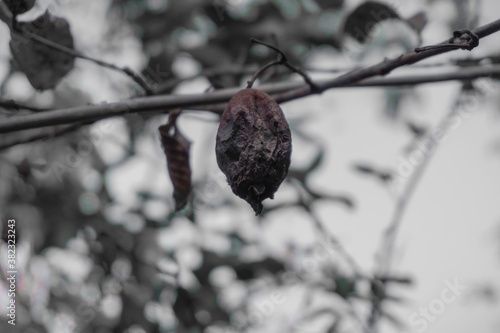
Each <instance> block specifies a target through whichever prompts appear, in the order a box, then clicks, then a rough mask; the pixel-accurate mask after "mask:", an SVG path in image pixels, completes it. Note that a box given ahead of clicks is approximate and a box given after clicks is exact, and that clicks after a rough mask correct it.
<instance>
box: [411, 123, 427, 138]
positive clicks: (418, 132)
mask: <svg viewBox="0 0 500 333" xmlns="http://www.w3.org/2000/svg"><path fill="white" fill-rule="evenodd" d="M406 126H407V127H408V129H409V130H410V132H412V133H413V134H414V135H415V137H417V138H420V137H422V136H424V135H425V133H427V128H426V127H425V126H422V125H417V124H415V123H414V122H412V121H407V122H406Z"/></svg>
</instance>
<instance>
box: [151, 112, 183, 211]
mask: <svg viewBox="0 0 500 333" xmlns="http://www.w3.org/2000/svg"><path fill="white" fill-rule="evenodd" d="M180 111H181V110H180V109H179V110H176V111H172V112H170V116H169V118H168V123H167V124H166V125H162V126H160V127H159V128H158V130H159V131H160V135H161V142H162V145H163V151H164V152H165V155H166V156H167V167H168V173H169V175H170V180H172V184H173V185H174V199H175V210H177V211H178V210H180V209H182V208H184V206H186V204H187V201H188V197H189V193H190V192H191V168H190V167H189V148H190V146H191V143H190V142H189V141H188V140H187V139H186V138H185V137H184V135H182V133H181V132H180V131H179V129H178V128H177V125H176V120H177V117H178V115H179V114H180Z"/></svg>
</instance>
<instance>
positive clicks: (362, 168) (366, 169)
mask: <svg viewBox="0 0 500 333" xmlns="http://www.w3.org/2000/svg"><path fill="white" fill-rule="evenodd" d="M354 170H356V171H357V172H359V173H365V174H368V175H373V174H375V173H376V171H375V170H374V169H373V168H372V167H371V166H369V165H366V164H355V165H354Z"/></svg>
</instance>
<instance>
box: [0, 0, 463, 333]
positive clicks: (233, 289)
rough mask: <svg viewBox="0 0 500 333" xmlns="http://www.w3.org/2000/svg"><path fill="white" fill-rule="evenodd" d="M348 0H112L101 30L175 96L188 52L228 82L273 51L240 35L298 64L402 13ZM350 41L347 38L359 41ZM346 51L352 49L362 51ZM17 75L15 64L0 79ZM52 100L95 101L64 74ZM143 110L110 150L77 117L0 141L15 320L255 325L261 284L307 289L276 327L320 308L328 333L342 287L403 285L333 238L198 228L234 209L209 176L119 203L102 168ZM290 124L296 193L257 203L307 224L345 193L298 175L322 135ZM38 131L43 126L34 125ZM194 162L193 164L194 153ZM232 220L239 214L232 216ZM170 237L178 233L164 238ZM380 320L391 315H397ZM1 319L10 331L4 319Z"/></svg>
mask: <svg viewBox="0 0 500 333" xmlns="http://www.w3.org/2000/svg"><path fill="white" fill-rule="evenodd" d="M459 2H460V1H455V2H454V3H457V4H458V3H459ZM347 3H349V1H343V0H331V1H327V0H289V1H280V0H255V1H250V0H246V1H245V0H147V1H146V0H143V1H142V0H113V1H112V5H111V6H110V8H109V13H108V14H109V17H110V18H114V19H112V20H110V22H109V24H110V28H109V31H110V32H109V34H110V36H109V38H110V39H115V38H118V37H116V36H112V35H113V33H116V35H117V36H118V35H119V33H118V32H117V31H119V30H120V27H122V26H123V25H127V26H129V27H131V29H132V31H133V32H134V33H135V35H136V36H137V37H138V38H139V39H140V41H141V47H142V51H143V52H144V54H145V57H146V58H147V62H146V65H145V66H144V68H143V70H142V74H143V75H144V76H145V77H146V78H147V79H148V81H149V82H150V83H152V84H153V85H155V87H156V88H157V91H159V92H164V93H170V92H174V91H175V89H176V88H177V87H178V85H179V84H180V83H181V82H182V79H185V75H184V73H179V72H178V71H177V72H176V71H175V70H173V69H174V67H175V66H174V63H175V61H177V60H179V59H182V58H188V59H190V60H192V61H194V62H195V63H196V64H197V66H198V67H197V68H198V74H196V75H202V76H204V77H206V78H207V79H208V80H209V82H210V84H211V85H212V87H213V88H214V89H220V88H224V87H234V86H239V85H240V83H241V82H242V80H244V78H245V76H248V75H249V74H251V73H252V72H253V71H254V70H255V68H258V67H259V66H261V65H263V64H265V63H267V62H269V61H271V60H274V59H275V57H276V55H275V54H274V53H273V52H270V51H269V50H267V49H266V48H263V47H259V45H254V46H252V47H250V46H249V40H250V38H252V37H254V38H258V39H261V40H264V41H267V42H269V43H272V44H277V45H279V47H280V48H281V49H282V50H283V51H284V52H285V53H286V54H287V56H288V57H289V60H290V61H291V62H292V63H295V64H297V65H302V66H304V65H306V64H307V59H308V57H309V56H310V55H311V54H313V53H314V52H315V51H317V50H320V49H321V50H325V49H327V50H329V51H332V52H336V53H343V52H347V54H350V53H352V50H348V49H346V48H347V47H349V45H352V44H349V43H346V40H348V39H351V42H353V43H357V42H356V41H355V40H354V39H357V41H359V42H367V41H368V40H367V39H368V38H367V36H368V35H369V34H370V32H371V28H372V27H373V24H369V25H370V29H366V27H367V24H368V23H374V22H375V23H377V22H380V21H382V19H378V18H375V17H372V16H370V15H369V13H370V12H371V11H373V10H376V11H379V10H380V11H386V12H388V13H389V15H388V16H386V17H384V19H383V20H386V19H393V20H394V19H396V20H403V19H400V17H399V15H398V14H397V13H396V11H395V10H393V9H390V8H389V7H387V6H386V5H383V4H381V3H377V2H373V1H368V2H366V3H365V5H364V7H358V8H352V7H347ZM457 6H458V5H457ZM367 13H368V14H367ZM346 22H347V23H346ZM421 27H422V25H419V28H420V29H421ZM357 28H359V29H357ZM415 30H418V29H415ZM359 31H362V32H363V35H362V37H361V35H357V34H356V33H357V32H359ZM415 33H418V32H417V31H415ZM352 37H354V39H353V38H352ZM77 38H78V36H75V39H77ZM115 42H116V41H115ZM356 45H357V46H356V47H357V50H360V49H361V48H362V46H361V45H358V44H356ZM357 54H358V55H360V57H361V56H362V55H363V54H365V53H363V52H361V51H360V52H357ZM353 60H360V59H353ZM248 68H251V70H250V71H249V70H248ZM15 71H16V68H15V67H13V68H12V73H10V74H9V76H8V77H7V78H9V77H10V75H12V74H13V73H14V72H15ZM269 73H270V74H269V75H267V77H265V79H264V78H263V80H266V81H270V82H272V81H278V80H284V79H286V78H287V76H288V75H290V73H288V72H286V71H283V70H273V71H270V72H269ZM6 80H7V79H6ZM2 87H3V85H2ZM386 92H387V93H386V96H387V108H386V112H387V114H386V116H387V117H388V118H398V116H399V113H398V110H399V108H400V103H399V102H400V100H401V98H403V97H404V91H403V90H402V89H389V88H388V89H387V90H386ZM51 96H52V97H53V98H52V103H51V105H48V106H50V107H51V108H62V107H66V106H71V105H74V104H75V103H76V104H77V105H83V104H86V103H88V102H89V101H90V98H89V96H87V95H86V94H85V93H83V92H82V91H80V90H78V89H75V88H73V87H69V86H64V85H62V86H59V92H58V93H54V94H53V95H51ZM0 112H1V113H2V114H4V115H6V116H8V115H10V114H12V108H5V109H4V108H1V107H0ZM23 112H24V111H23ZM150 119H151V117H149V116H138V115H130V116H127V117H125V122H124V123H125V125H124V126H125V130H124V132H125V136H126V138H125V139H124V140H118V141H119V142H117V143H116V145H117V146H119V147H120V149H119V150H120V152H121V153H120V154H119V157H118V158H116V159H114V160H113V161H111V162H110V161H109V160H107V159H105V158H103V156H102V155H101V154H99V152H98V146H99V145H101V144H103V140H104V139H103V134H102V133H100V132H97V133H95V132H92V131H91V130H89V129H88V128H85V127H84V128H82V129H80V130H79V131H74V132H71V133H69V134H66V133H65V135H64V136H57V135H54V138H49V139H47V140H41V141H40V140H39V141H37V142H34V143H31V144H28V145H22V146H18V147H14V148H12V149H7V150H4V151H3V152H2V153H1V155H0V185H1V186H0V207H1V212H0V217H1V219H2V222H5V221H6V220H7V218H15V219H16V220H18V221H19V223H18V225H17V227H18V230H17V240H18V257H19V265H20V268H22V269H20V271H21V272H22V273H21V274H20V281H19V286H18V327H19V329H20V331H22V332H102V333H104V332H202V331H205V332H239V331H249V330H252V329H254V330H255V331H259V325H260V324H262V323H263V322H264V321H265V320H266V319H267V315H266V313H267V312H266V311H271V310H270V309H274V306H275V305H276V304H278V302H279V301H278V299H279V297H278V296H276V302H275V303H270V302H271V300H272V299H273V296H271V298H264V299H263V298H262V293H264V294H265V293H266V292H267V293H271V294H272V293H273V292H277V293H284V292H285V291H286V290H289V289H292V290H293V289H294V288H295V287H299V286H300V287H301V288H303V290H305V292H304V294H305V296H304V301H303V302H302V303H301V304H299V306H303V307H304V308H305V309H304V313H303V317H302V318H297V322H294V323H287V322H286V320H283V322H280V325H282V327H283V328H282V331H286V329H285V327H288V328H289V331H293V330H295V329H299V330H300V329H304V327H307V325H308V323H309V322H311V321H314V320H316V319H317V318H319V317H322V316H325V315H326V316H327V317H331V318H333V320H331V321H330V322H329V323H328V325H327V328H325V332H326V331H328V332H337V331H340V327H341V326H342V323H344V322H345V321H353V320H354V319H353V318H351V317H350V316H349V314H348V313H349V312H348V311H345V306H346V304H347V306H349V305H350V304H351V303H350V302H351V301H352V299H357V300H363V301H365V302H367V304H372V303H373V304H379V303H380V302H382V301H383V300H390V301H400V300H398V299H397V298H396V297H393V296H391V295H387V294H385V293H384V294H382V291H386V290H385V289H383V288H382V289H381V288H379V284H380V283H382V284H389V283H395V284H407V283H410V282H411V281H409V280H408V279H405V278H400V279H391V278H389V277H378V278H373V280H370V278H368V277H366V276H360V275H359V274H357V272H355V270H354V269H353V268H352V267H349V265H348V264H345V263H344V262H342V260H341V259H342V255H340V254H338V252H335V251H336V250H333V249H335V247H334V246H331V247H330V246H329V245H326V246H323V248H320V249H319V250H318V249H317V248H315V247H311V248H308V249H307V253H305V254H304V253H302V254H301V253H299V251H298V250H297V249H295V248H294V247H293V246H292V245H290V248H289V249H288V252H287V253H286V254H285V255H281V256H280V255H276V254H272V253H270V251H267V250H266V249H265V248H262V245H261V244H260V243H259V242H258V240H256V239H255V238H252V237H251V236H248V235H247V234H246V233H245V232H244V231H243V230H244V229H243V228H241V229H235V230H233V231H220V232H218V233H214V232H211V233H209V232H207V231H206V230H205V229H203V228H202V227H201V226H200V224H199V223H200V221H199V220H200V219H199V214H214V212H217V209H219V208H221V207H222V208H227V209H228V210H230V211H232V210H233V209H234V207H233V206H234V205H233V202H231V201H228V200H227V199H226V198H222V199H221V198H219V197H215V196H214V197H210V198H211V199H212V200H208V199H207V195H206V193H209V192H210V189H211V188H214V187H217V186H219V184H220V182H219V181H218V180H219V179H218V178H217V177H214V176H212V175H209V174H207V175H205V176H204V178H203V179H201V180H200V179H198V180H196V182H195V183H194V184H193V187H194V189H193V191H192V193H191V196H190V197H189V198H188V204H187V206H186V208H184V209H183V210H182V211H180V212H175V209H174V207H175V204H174V201H173V199H172V198H170V197H163V196H160V195H158V194H157V193H154V192H152V191H149V190H148V189H147V186H144V190H142V189H140V190H138V192H137V193H135V197H134V198H135V199H137V200H136V204H135V205H133V206H131V207H123V206H122V205H121V204H120V203H119V202H118V201H117V199H116V197H115V196H114V195H113V194H112V193H110V189H109V183H108V181H109V175H110V173H112V171H113V169H114V168H117V167H119V166H120V165H123V164H125V163H127V161H130V160H133V159H134V158H137V156H138V154H137V149H138V148H137V147H138V145H139V144H140V143H141V140H143V139H144V137H146V136H147V135H149V134H148V133H147V129H148V127H149V125H150V124H151V123H150ZM290 123H291V125H292V126H291V127H292V130H293V131H295V133H294V134H295V135H297V137H300V138H302V139H304V140H305V141H308V143H309V144H310V146H312V147H313V149H316V151H318V153H317V154H316V155H315V156H314V157H313V158H312V159H311V161H310V163H309V165H308V166H306V167H304V168H302V169H292V170H290V172H289V176H288V179H287V185H290V186H291V187H292V188H293V189H294V191H295V193H297V196H296V198H295V199H296V200H291V201H289V202H281V203H278V204H275V205H274V206H273V205H269V206H266V207H265V210H264V214H263V215H264V217H263V218H268V216H271V215H272V214H277V213H278V212H279V210H280V209H281V208H287V209H296V208H297V207H298V208H299V209H300V210H301V211H305V212H307V213H310V214H311V216H312V217H311V223H315V221H317V219H316V217H315V216H313V212H312V208H311V207H312V206H313V205H314V204H315V202H316V201H318V200H326V201H329V202H334V203H340V204H342V206H343V207H345V208H347V209H353V208H354V205H355V204H354V200H353V199H352V198H350V197H348V196H345V195H337V194H332V193H323V192H320V191H319V190H316V189H313V188H311V185H310V184H309V182H308V180H309V177H310V176H311V175H312V174H313V173H314V172H315V170H317V169H318V168H319V167H321V164H322V162H323V160H324V155H325V151H324V149H323V147H322V145H321V144H320V143H318V142H315V141H314V140H312V139H310V138H307V137H305V136H304V135H303V133H301V131H302V129H301V125H300V124H301V121H300V120H298V121H295V122H294V121H293V120H291V121H290ZM406 125H407V127H408V131H409V132H410V133H412V134H413V135H414V136H415V137H420V136H421V135H422V133H424V132H425V131H426V128H425V126H423V125H418V124H414V123H410V122H408V123H407V124H406ZM156 127H157V126H156ZM155 130H156V129H155ZM40 131H43V130H35V131H32V132H30V133H29V134H30V135H32V134H37V133H40ZM2 140H3V139H2ZM2 140H0V141H2ZM107 140H109V137H107ZM210 153H211V152H210ZM140 158H144V157H143V156H141V157H140ZM192 168H193V169H194V170H196V169H197V168H203V165H193V166H192ZM354 169H355V170H356V171H357V172H359V173H361V174H364V175H368V176H375V178H376V179H378V180H380V181H382V182H386V181H387V180H388V179H390V178H391V172H390V171H387V170H385V169H383V168H379V167H378V166H377V167H374V166H372V165H371V164H369V163H359V164H357V165H355V166H354ZM163 171H164V172H166V170H163ZM136 176H137V175H136ZM137 177H139V176H137ZM131 178H133V177H131ZM131 180H132V179H131ZM223 184H224V181H223ZM224 185H225V186H227V184H224ZM284 186H285V185H284ZM183 199H184V198H183ZM158 202H161V203H162V204H163V205H164V206H167V207H168V213H167V214H166V217H162V218H157V217H155V216H152V215H151V214H149V213H148V211H149V207H150V205H154V204H157V203H158ZM215 216H217V215H216V214H215ZM234 216H235V218H236V216H237V217H238V219H239V218H241V214H240V213H236V214H234ZM242 220H244V219H243V218H242ZM260 222H261V221H259V220H256V221H253V227H254V228H257V229H258V227H259V223H260ZM238 223H239V222H238ZM242 223H243V222H242ZM179 229H181V231H182V230H184V231H183V232H179ZM320 234H321V230H320ZM186 235H187V236H186ZM323 236H327V235H323ZM165 237H166V238H167V239H168V240H169V241H170V242H172V243H174V244H176V245H172V244H163V243H162V242H164V241H163V240H162V239H164V238H165ZM205 239H209V240H211V242H212V243H216V245H221V244H222V245H225V244H226V245H227V246H226V247H225V248H224V250H217V251H216V250H214V249H213V248H211V247H210V246H206V245H205V242H204V240H205ZM213 246H214V245H212V247H213ZM320 250H321V251H326V252H328V253H330V254H331V252H329V251H333V252H334V253H335V255H332V257H334V258H335V262H333V261H332V262H330V261H329V260H327V262H321V263H320V266H321V267H320V268H318V269H316V270H308V269H306V268H304V267H301V266H300V264H297V263H299V262H300V260H301V259H304V258H306V259H307V258H312V257H313V255H315V254H316V253H319V251H320ZM339 258H340V259H339ZM344 261H345V260H344ZM339 262H340V263H339ZM316 264H318V262H316ZM367 280H370V281H367ZM381 281H382V282H381ZM5 288H6V284H5V283H4V281H3V280H2V285H1V286H0V293H2V294H5V292H4V291H5ZM228 289H229V291H228ZM313 295H321V296H322V297H325V298H326V299H328V300H329V302H330V303H329V306H328V307H327V308H326V309H325V308H323V307H322V306H318V305H313V304H312V303H313V301H312V300H311V298H312V297H313ZM255 299H257V300H260V301H261V304H266V305H265V309H264V310H262V311H261V312H255V309H254V308H253V307H252V302H251V301H252V300H255ZM270 299H271V300H270ZM339 302H340V304H341V305H338V304H339ZM337 305H338V306H337ZM338 309H341V310H338ZM385 315H386V316H387V317H389V316H390V314H385ZM354 321H355V320H354ZM390 321H391V322H393V323H394V324H395V325H396V326H397V327H399V326H398V325H399V323H398V322H397V319H395V318H391V319H390ZM0 331H1V332H11V327H10V326H9V325H7V324H6V320H4V318H3V317H2V320H1V321H0ZM305 331H307V330H306V329H304V332H305Z"/></svg>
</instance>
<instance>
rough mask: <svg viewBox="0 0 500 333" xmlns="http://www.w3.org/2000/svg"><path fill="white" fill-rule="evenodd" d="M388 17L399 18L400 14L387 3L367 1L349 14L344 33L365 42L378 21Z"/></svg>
mask: <svg viewBox="0 0 500 333" xmlns="http://www.w3.org/2000/svg"><path fill="white" fill-rule="evenodd" d="M388 19H399V15H398V14H397V13H396V12H395V11H394V9H392V8H391V7H389V6H387V5H386V4H383V3H379V2H376V1H367V2H365V3H363V4H361V5H360V6H358V7H357V8H356V9H354V11H353V12H352V13H351V14H349V16H348V17H347V19H346V21H345V24H344V33H345V34H348V35H350V36H351V37H352V38H354V39H356V40H357V41H358V42H360V43H363V42H364V41H366V39H367V38H368V35H369V34H370V32H371V31H372V30H373V28H374V27H375V25H376V24H377V23H379V22H381V21H384V20H388Z"/></svg>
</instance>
